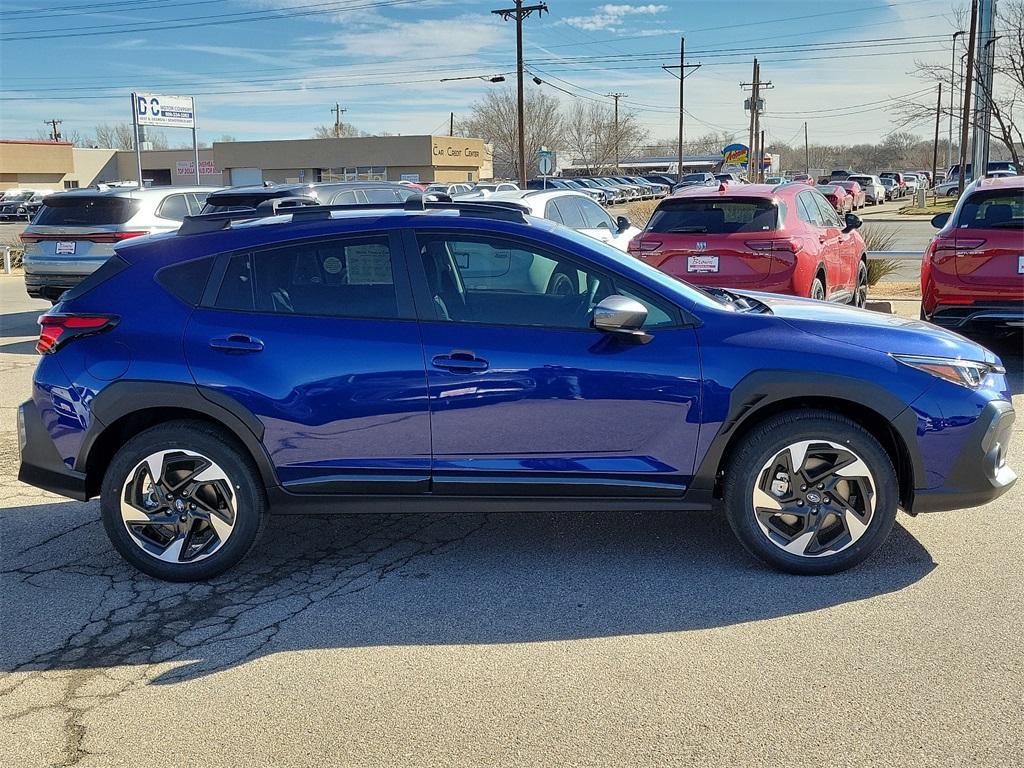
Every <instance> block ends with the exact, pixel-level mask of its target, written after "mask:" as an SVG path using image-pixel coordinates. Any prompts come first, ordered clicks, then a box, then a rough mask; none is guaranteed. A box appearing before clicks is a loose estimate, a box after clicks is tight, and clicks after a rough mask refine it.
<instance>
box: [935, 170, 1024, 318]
mask: <svg viewBox="0 0 1024 768" xmlns="http://www.w3.org/2000/svg"><path fill="white" fill-rule="evenodd" d="M932 225H934V226H935V227H938V228H939V232H938V234H936V235H935V237H933V238H932V241H931V242H930V243H929V244H928V250H926V251H925V254H924V260H923V262H922V263H921V296H922V299H921V318H922V319H923V320H930V321H932V322H933V323H935V324H936V325H942V326H945V327H947V328H965V327H966V326H968V325H982V324H985V325H990V326H1009V327H1016V328H1024V176H1008V177H1003V178H995V179H980V180H979V181H976V182H974V183H973V184H970V185H968V187H967V189H966V190H964V194H963V196H962V197H961V198H960V201H959V202H958V203H957V205H956V208H955V209H954V210H953V212H952V213H940V214H939V215H937V216H936V217H935V218H933V219H932Z"/></svg>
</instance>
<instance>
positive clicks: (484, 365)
mask: <svg viewBox="0 0 1024 768" xmlns="http://www.w3.org/2000/svg"><path fill="white" fill-rule="evenodd" d="M430 362H431V363H433V365H434V367H435V368H444V369H445V370H448V371H486V370H487V369H488V367H489V363H488V362H487V361H486V360H482V359H481V358H479V357H477V356H476V355H474V354H473V353H472V352H469V351H468V350H464V349H453V350H452V351H451V352H449V353H448V354H447V355H435V356H434V358H433V359H432V360H431V361H430Z"/></svg>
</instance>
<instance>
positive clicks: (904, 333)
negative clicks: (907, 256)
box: [742, 291, 998, 363]
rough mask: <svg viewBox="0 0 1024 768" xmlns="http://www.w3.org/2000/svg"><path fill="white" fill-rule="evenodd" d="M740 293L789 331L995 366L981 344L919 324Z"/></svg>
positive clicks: (845, 308) (839, 307)
mask: <svg viewBox="0 0 1024 768" xmlns="http://www.w3.org/2000/svg"><path fill="white" fill-rule="evenodd" d="M742 293H743V294H744V295H748V296H750V297H751V298H754V299H757V300H758V301H760V302H762V303H763V304H766V305H767V306H768V307H769V308H770V309H771V311H772V313H773V314H775V316H776V317H779V318H781V319H783V320H785V321H786V322H787V323H789V325H791V326H793V327H794V328H796V329H798V330H800V331H803V332H805V333H810V334H813V335H815V336H819V337H821V338H824V339H830V340H833V341H838V342H841V343H843V344H853V345H856V346H858V347H863V348H865V349H872V350H875V351H876V352H885V353H890V352H891V353H894V354H904V355H932V356H934V357H952V358H957V357H959V358H963V359H964V360H974V361H978V362H989V363H996V362H998V358H997V357H996V356H995V355H994V354H993V353H992V352H990V351H989V350H987V349H986V348H985V347H983V346H981V345H980V344H977V343H975V342H973V341H971V340H970V339H967V338H965V337H963V336H961V335H960V334H958V333H954V332H953V331H949V330H946V329H945V328H939V327H938V326H936V325H932V324H931V323H926V322H924V321H923V320H912V319H909V318H905V317H899V316H897V315H888V314H885V313H884V312H875V311H873V310H870V309H858V308H856V307H850V306H846V305H844V304H832V303H830V302H824V301H815V300H814V299H802V298H797V297H794V296H780V295H777V294H773V293H762V292H757V291H743V292H742Z"/></svg>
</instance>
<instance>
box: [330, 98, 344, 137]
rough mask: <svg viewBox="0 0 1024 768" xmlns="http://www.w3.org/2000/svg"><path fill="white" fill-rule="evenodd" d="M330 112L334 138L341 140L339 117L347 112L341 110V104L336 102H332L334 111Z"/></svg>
mask: <svg viewBox="0 0 1024 768" xmlns="http://www.w3.org/2000/svg"><path fill="white" fill-rule="evenodd" d="M331 112H333V113H334V138H336V139H340V138H341V116H342V114H344V113H345V112H348V110H347V109H342V108H341V104H339V103H338V102H334V109H332V110H331Z"/></svg>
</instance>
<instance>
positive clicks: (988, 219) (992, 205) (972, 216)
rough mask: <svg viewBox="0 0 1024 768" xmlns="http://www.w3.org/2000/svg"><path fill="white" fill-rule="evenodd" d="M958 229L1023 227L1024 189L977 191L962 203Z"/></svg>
mask: <svg viewBox="0 0 1024 768" xmlns="http://www.w3.org/2000/svg"><path fill="white" fill-rule="evenodd" d="M957 227H958V228H960V229H1024V189H1015V190H992V191H985V192H977V193H975V194H973V195H971V197H970V199H968V200H967V202H966V203H964V206H963V208H962V209H961V211H960V217H959V218H958V219H957Z"/></svg>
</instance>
